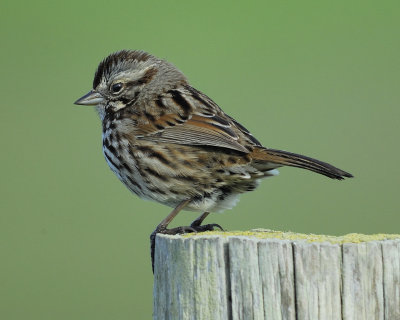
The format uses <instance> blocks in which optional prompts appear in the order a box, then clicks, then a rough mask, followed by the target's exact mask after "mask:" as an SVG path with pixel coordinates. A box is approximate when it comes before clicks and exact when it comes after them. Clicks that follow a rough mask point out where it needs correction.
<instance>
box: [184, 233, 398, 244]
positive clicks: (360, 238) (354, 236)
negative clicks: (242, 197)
mask: <svg viewBox="0 0 400 320" xmlns="http://www.w3.org/2000/svg"><path fill="white" fill-rule="evenodd" d="M201 236H222V237H230V236H243V237H254V238H259V239H277V240H290V241H296V240H305V241H308V242H330V243H339V244H342V243H361V242H369V241H382V240H394V239H400V234H384V233H377V234H371V235H367V234H360V233H349V234H346V235H343V236H329V235H323V234H322V235H321V234H305V233H295V232H290V231H288V232H284V231H274V230H269V229H254V230H250V231H207V232H201V233H188V234H185V235H183V237H201Z"/></svg>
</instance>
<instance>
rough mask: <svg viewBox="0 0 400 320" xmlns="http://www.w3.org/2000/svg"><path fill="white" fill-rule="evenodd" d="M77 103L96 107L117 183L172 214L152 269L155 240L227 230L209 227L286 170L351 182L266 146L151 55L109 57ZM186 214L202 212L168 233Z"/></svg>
mask: <svg viewBox="0 0 400 320" xmlns="http://www.w3.org/2000/svg"><path fill="white" fill-rule="evenodd" d="M75 104H76V105H84V106H95V109H96V110H97V113H98V115H99V117H100V120H101V123H102V142H103V154H104V157H105V160H106V162H107V163H108V165H109V167H110V168H111V170H112V171H113V172H114V173H115V174H116V176H117V177H118V178H119V180H121V181H122V183H123V184H124V185H125V186H126V187H127V188H128V189H129V190H130V191H132V192H133V193H134V194H136V195H138V196H139V197H140V198H142V199H146V200H151V201H156V202H158V203H161V204H164V205H166V206H169V207H171V208H173V210H172V211H171V213H170V214H169V215H168V216H167V217H166V218H165V219H164V220H162V221H161V222H160V224H159V225H158V226H157V227H156V229H155V230H154V231H153V233H152V234H151V236H150V242H151V245H150V247H151V260H152V266H153V270H154V250H155V239H156V235H157V234H159V233H163V234H182V233H186V232H201V231H207V230H214V229H216V228H220V229H222V227H221V226H220V225H219V224H215V223H212V224H205V225H203V221H204V219H205V218H206V217H207V216H208V215H209V213H210V212H221V211H224V210H225V209H231V208H232V207H234V206H235V205H236V203H237V202H238V199H239V196H240V195H241V194H242V193H245V192H249V191H253V190H254V189H256V188H257V186H258V185H259V183H260V181H261V180H262V179H264V178H267V177H272V176H275V175H277V173H278V171H277V169H278V168H280V167H283V166H289V167H297V168H302V169H306V170H309V171H313V172H316V173H318V174H321V175H324V176H326V177H329V178H331V179H335V180H343V179H344V178H351V177H353V175H352V174H350V173H348V172H346V171H343V170H341V169H339V168H337V167H334V166H333V165H331V164H329V163H326V162H323V161H320V160H316V159H313V158H310V157H307V156H303V155H300V154H296V153H292V152H288V151H283V150H278V149H272V148H268V147H264V146H263V145H262V144H261V143H260V142H259V140H257V139H256V138H255V137H254V136H253V135H252V134H251V133H250V131H249V130H247V129H246V128H245V127H244V126H243V125H241V124H240V123H239V122H238V121H236V120H235V119H234V118H233V117H231V116H229V115H228V114H226V113H225V112H224V111H223V110H222V109H221V108H220V107H219V106H218V105H217V104H216V103H215V102H214V101H213V100H212V99H211V98H209V97H208V96H207V95H205V94H204V93H202V92H201V91H199V90H197V89H196V88H194V87H193V86H191V85H190V83H189V81H188V79H187V78H186V76H185V75H184V74H183V73H182V72H181V71H180V70H179V69H178V68H176V67H175V66H174V65H173V64H171V63H169V62H167V61H166V60H163V59H160V58H157V57H156V56H154V55H151V54H149V53H147V52H145V51H141V50H121V51H117V52H114V53H112V54H110V55H109V56H107V57H106V58H105V59H103V60H102V61H101V62H100V64H99V65H98V67H97V70H96V72H95V75H94V80H93V85H92V89H91V90H90V91H89V92H88V93H87V94H85V95H84V96H82V97H81V98H79V99H78V100H76V101H75ZM183 209H185V210H189V211H195V212H200V213H201V214H200V216H199V217H198V218H197V219H196V220H194V221H193V222H192V223H191V225H190V226H182V227H176V228H171V229H168V225H169V224H170V222H171V221H172V220H173V219H174V218H175V217H176V215H177V214H178V213H179V212H180V211H181V210H183Z"/></svg>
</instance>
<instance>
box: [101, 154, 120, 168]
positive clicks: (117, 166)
mask: <svg viewBox="0 0 400 320" xmlns="http://www.w3.org/2000/svg"><path fill="white" fill-rule="evenodd" d="M104 156H105V157H106V158H107V160H108V161H109V162H110V163H111V164H112V165H113V166H114V168H116V169H120V166H119V165H117V164H116V163H115V162H114V161H113V160H112V159H111V157H110V156H109V155H108V154H107V152H104Z"/></svg>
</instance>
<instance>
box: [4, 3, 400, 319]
mask: <svg viewBox="0 0 400 320" xmlns="http://www.w3.org/2000/svg"><path fill="white" fill-rule="evenodd" d="M0 9H1V10H0V12H1V13H0V26H1V28H0V34H1V48H2V50H0V64H1V75H2V77H1V79H0V90H1V102H0V105H1V117H0V123H1V126H0V130H1V135H0V139H1V140H0V143H1V167H0V168H1V182H0V197H1V199H0V200H1V201H0V209H1V214H0V259H1V260H0V268H1V271H0V318H1V319H7V320H11V319H41V320H43V319H59V320H61V319H150V318H151V312H152V311H151V310H152V274H151V267H150V258H149V242H148V238H149V234H150V233H151V232H152V230H153V229H154V228H155V226H156V225H157V224H158V223H159V222H160V221H161V220H162V219H163V218H164V217H165V216H166V215H167V214H168V213H169V211H170V209H169V208H168V207H164V206H162V205H159V204H156V203H150V202H145V201H143V200H140V199H139V198H137V197H136V196H133V195H132V194H130V192H129V191H128V190H127V189H125V187H124V186H123V185H122V184H121V183H120V182H119V181H118V179H117V178H116V177H115V176H114V175H113V173H112V172H111V170H109V168H108V167H107V165H106V162H105V161H104V159H103V156H102V152H101V128H100V121H99V120H98V117H97V115H96V113H95V112H94V111H93V108H91V107H82V106H79V107H78V106H75V105H73V102H74V101H75V100H76V99H77V98H78V97H80V96H81V95H82V94H84V93H86V92H87V91H88V90H89V89H90V88H91V83H92V79H93V74H94V71H95V68H96V67H97V64H98V63H99V62H100V60H101V59H102V58H104V57H105V56H106V55H108V54H109V53H111V52H113V51H116V50H120V49H123V48H127V49H128V48H129V49H143V50H146V51H148V52H151V53H153V54H155V55H157V56H159V57H162V58H165V59H167V60H168V61H170V62H172V63H174V64H175V65H176V66H178V67H179V68H180V69H181V70H182V71H183V72H184V73H185V74H186V75H187V77H188V78H189V79H190V80H191V83H192V84H193V85H194V86H195V87H196V88H198V89H199V90H201V91H203V92H205V93H206V94H207V95H209V96H210V97H212V98H213V99H214V100H215V101H216V102H217V103H218V104H219V105H220V106H221V107H222V108H223V109H224V110H225V111H226V112H227V113H229V114H230V115H231V116H233V117H235V118H236V119H238V120H240V122H241V123H242V124H243V125H245V126H246V127H248V128H249V129H250V130H251V131H252V132H253V134H254V135H255V136H256V137H257V138H258V139H259V140H260V141H262V142H263V143H264V144H265V145H266V146H270V147H274V148H281V149H284V150H289V151H292V152H298V153H303V154H306V155H309V156H313V157H316V158H318V159H321V160H325V161H329V162H331V163H333V164H335V165H337V166H339V167H340V168H342V169H344V170H348V171H350V172H351V173H353V174H354V175H355V176H356V178H355V179H352V180H347V181H343V182H339V181H332V180H329V179H327V178H325V177H322V176H319V175H316V174H313V173H309V172H306V171H303V170H297V169H292V168H284V169H281V170H280V172H281V174H280V176H279V177H276V178H271V179H268V180H267V181H264V182H263V183H262V185H261V186H260V188H259V189H258V190H256V191H255V192H252V193H249V194H246V195H243V196H242V197H241V202H240V203H239V205H238V206H237V207H235V208H234V209H233V210H230V211H228V212H225V213H224V214H219V215H212V216H211V217H209V218H208V219H207V220H208V221H209V222H218V223H220V224H221V225H222V226H224V227H225V228H226V229H228V230H238V229H240V230H246V229H250V228H256V227H264V228H271V229H277V230H292V231H297V232H306V233H326V234H334V235H339V234H345V233H349V232H361V233H378V232H379V233H381V232H382V233H399V232H400V227H399V224H400V214H399V176H400V165H399V160H400V148H399V142H398V140H399V132H400V131H399V130H400V129H399V128H400V109H399V101H400V99H399V98H400V90H399V89H400V88H399V74H400V61H399V56H400V55H399V53H400V52H399V49H400V44H399V42H400V38H399V31H400V22H399V21H400V17H399V9H400V7H399V5H398V2H396V1H393V2H389V1H381V2H375V1H360V2H359V1H350V2H349V1H335V2H329V3H328V2H319V1H313V2H304V1H296V2H295V1H275V2H272V1H260V2H246V3H245V2H242V3H241V4H234V3H232V2H231V1H219V2H215V1H201V2H188V1H181V2H179V1H173V2H172V1H171V2H168V1H159V2H153V1H140V2H139V1H129V2H124V1H118V2H113V3H112V4H111V2H106V1H86V2H83V1H69V2H68V3H67V2H65V3H64V2H60V3H56V2H43V1H32V2H28V1H25V2H17V1H8V0H6V1H2V2H1V4H0ZM195 216H196V214H194V213H184V214H182V215H181V216H179V217H178V219H177V221H176V222H175V224H181V225H182V224H186V223H188V222H190V221H191V220H192V219H194V218H195Z"/></svg>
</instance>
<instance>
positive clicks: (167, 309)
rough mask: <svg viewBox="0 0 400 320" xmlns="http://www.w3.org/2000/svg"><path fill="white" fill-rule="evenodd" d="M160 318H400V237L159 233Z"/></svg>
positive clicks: (156, 289) (157, 293)
mask: <svg viewBox="0 0 400 320" xmlns="http://www.w3.org/2000/svg"><path fill="white" fill-rule="evenodd" d="M153 304H154V310H153V319H157V320H161V319H170V320H178V319H196V320H199V319H205V320H220V319H272V320H276V319H291V320H302V319H310V320H316V319H322V320H329V319H341V320H350V319H351V320H357V319H360V320H361V319H362V320H366V319H367V320H368V319H374V320H376V319H382V320H384V319H385V320H399V319H400V235H383V234H380V235H373V236H364V235H358V234H350V235H347V236H343V237H332V236H316V235H303V234H294V233H282V232H274V231H270V230H258V231H250V232H226V233H223V232H210V233H203V234H198V235H186V236H165V235H158V236H157V240H156V252H155V273H154V303H153Z"/></svg>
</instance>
